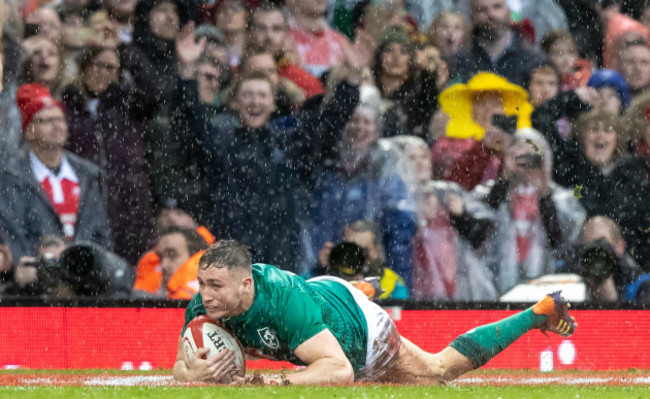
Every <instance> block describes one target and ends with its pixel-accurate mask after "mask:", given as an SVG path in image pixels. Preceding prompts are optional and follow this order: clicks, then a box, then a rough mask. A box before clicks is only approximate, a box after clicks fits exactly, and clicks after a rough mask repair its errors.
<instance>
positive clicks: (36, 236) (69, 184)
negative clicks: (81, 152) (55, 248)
mask: <svg viewBox="0 0 650 399" xmlns="http://www.w3.org/2000/svg"><path fill="white" fill-rule="evenodd" d="M16 102H17V105H18V108H19V109H20V113H21V119H22V131H23V141H24V144H25V147H24V149H23V150H22V151H20V152H19V153H18V154H16V156H15V157H14V158H12V159H11V160H9V162H7V165H6V167H7V171H6V172H7V173H5V174H4V175H3V179H4V180H6V182H7V183H8V184H7V187H9V188H8V189H7V191H6V192H5V193H3V194H6V195H3V203H2V206H3V207H5V209H4V210H5V211H7V212H6V214H7V215H9V217H8V219H9V220H8V221H7V222H6V226H3V229H7V230H8V231H10V232H11V234H5V237H6V239H7V241H8V244H9V247H10V248H11V250H12V253H13V254H14V255H15V256H16V257H17V258H19V257H21V256H25V255H34V254H36V253H37V249H38V243H39V241H40V239H41V238H42V237H44V236H46V235H50V234H55V235H61V236H64V237H65V239H66V240H67V241H69V242H75V241H91V242H94V243H96V244H99V245H101V246H103V247H106V248H109V249H110V248H111V247H112V240H111V235H110V229H109V227H108V219H107V216H106V210H105V207H104V200H103V198H102V195H101V193H100V190H99V169H98V168H97V167H96V166H95V165H94V164H92V163H91V162H89V161H87V160H84V159H83V158H80V157H77V156H75V155H74V154H72V153H70V152H68V151H65V150H64V149H63V148H64V146H65V144H66V141H67V139H68V125H67V124H66V120H65V114H64V110H63V106H62V105H61V103H59V102H58V101H56V100H55V99H54V98H52V96H51V95H50V92H49V90H48V89H47V88H45V87H43V86H41V85H39V84H26V85H22V86H20V87H19V88H18V91H17V92H16Z"/></svg>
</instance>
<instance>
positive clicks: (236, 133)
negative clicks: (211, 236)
mask: <svg viewBox="0 0 650 399" xmlns="http://www.w3.org/2000/svg"><path fill="white" fill-rule="evenodd" d="M231 101H232V103H231V107H232V108H233V109H234V110H235V111H236V112H237V114H238V119H239V122H238V124H237V127H236V128H234V129H232V130H229V129H225V126H221V129H220V130H219V131H217V132H210V133H208V132H205V135H204V136H203V137H202V142H203V143H204V144H203V149H204V151H205V154H206V157H207V158H206V162H207V165H209V168H210V169H209V170H210V171H211V172H210V174H209V176H208V181H207V183H208V184H209V186H210V187H212V189H210V191H209V193H210V194H209V195H210V202H211V204H210V209H211V213H210V214H209V218H210V219H209V220H210V221H211V223H210V224H211V225H212V226H213V229H215V231H218V232H219V236H221V237H232V238H235V239H237V240H241V241H242V242H244V243H246V244H247V245H249V246H251V248H252V249H253V251H254V253H255V259H257V261H260V262H265V263H270V264H278V265H281V266H283V267H286V268H289V269H292V268H293V265H294V264H295V262H296V259H297V254H296V253H295V248H297V246H296V244H297V234H298V228H297V225H296V217H295V213H294V209H295V202H294V198H293V190H294V189H295V185H296V177H297V176H296V172H294V171H292V170H291V169H290V167H289V165H290V162H291V161H292V160H297V159H299V154H297V153H296V152H295V151H301V149H300V145H301V142H300V141H293V140H292V138H291V136H287V137H286V139H284V138H282V137H280V136H277V135H276V134H274V132H273V131H272V130H271V129H272V128H271V126H269V120H270V117H271V114H272V112H273V111H274V109H275V104H274V100H273V84H272V82H271V81H270V79H269V78H268V77H267V76H266V74H263V73H261V72H254V73H252V74H251V75H247V76H243V77H240V78H238V79H237V80H236V81H235V86H234V90H233V98H232V100H231ZM278 133H280V132H278ZM285 133H286V132H285ZM226 154H227V155H226ZM244 171H247V172H244Z"/></svg>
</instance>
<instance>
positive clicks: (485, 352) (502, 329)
mask: <svg viewBox="0 0 650 399" xmlns="http://www.w3.org/2000/svg"><path fill="white" fill-rule="evenodd" d="M545 321H546V316H545V315H538V314H535V313H533V310H532V309H530V308H529V309H526V310H524V311H523V312H519V313H517V314H515V315H512V316H510V317H507V318H505V319H503V320H500V321H497V322H496V323H492V324H486V325H484V326H480V327H477V328H474V329H472V330H469V331H468V332H466V333H465V334H463V335H461V336H459V337H458V338H456V339H455V340H454V341H453V342H452V343H451V344H450V345H449V346H451V347H452V348H454V349H456V350H457V351H458V352H460V353H461V354H462V355H463V356H465V357H466V358H468V359H469V360H470V361H471V362H472V365H474V368H479V367H481V366H482V365H484V364H485V363H487V362H488V360H490V359H492V358H493V357H494V356H496V355H497V354H498V353H499V352H501V351H502V350H504V349H505V348H506V347H507V346H508V345H510V344H512V343H513V342H515V341H516V340H517V339H518V338H519V337H521V336H522V335H524V334H526V333H527V332H528V331H530V330H531V329H533V328H537V327H540V326H541V325H542V324H543V323H544V322H545Z"/></svg>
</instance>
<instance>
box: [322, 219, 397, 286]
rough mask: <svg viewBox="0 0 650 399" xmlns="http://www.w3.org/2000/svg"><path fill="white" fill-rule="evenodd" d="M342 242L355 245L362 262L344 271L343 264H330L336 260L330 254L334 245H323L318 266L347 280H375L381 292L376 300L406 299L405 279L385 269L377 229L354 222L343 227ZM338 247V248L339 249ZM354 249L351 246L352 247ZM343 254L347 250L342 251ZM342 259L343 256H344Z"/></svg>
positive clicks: (364, 223) (327, 243) (370, 225)
mask: <svg viewBox="0 0 650 399" xmlns="http://www.w3.org/2000/svg"><path fill="white" fill-rule="evenodd" d="M342 243H348V244H349V243H352V244H355V245H356V246H357V248H358V250H359V251H360V252H361V254H362V256H361V257H360V259H362V260H363V261H362V262H358V264H356V265H349V266H352V267H351V268H350V267H349V266H348V268H349V269H351V270H345V266H346V265H345V264H342V263H343V262H337V261H333V258H339V259H340V256H339V257H337V256H335V255H336V254H333V252H334V250H335V248H336V246H335V245H334V243H332V242H326V243H325V245H324V246H323V249H321V252H320V254H319V263H320V266H324V267H325V268H326V269H327V271H328V273H329V274H332V275H335V276H340V277H342V278H344V279H346V280H364V278H370V279H372V278H378V279H379V285H378V288H380V290H381V293H380V294H379V295H378V296H377V299H408V298H409V292H408V288H407V287H406V283H405V282H404V279H403V278H402V277H400V276H399V275H398V274H397V273H395V272H394V271H393V270H391V269H389V268H387V267H386V255H385V254H384V249H383V248H382V245H381V242H380V240H379V236H378V235H377V233H376V228H375V226H374V225H373V224H372V223H369V222H366V221H363V220H357V221H354V222H352V223H350V224H348V225H347V226H345V229H344V232H343V239H342ZM340 245H341V244H338V245H337V246H340ZM352 248H354V247H352ZM342 252H343V253H345V252H346V251H345V250H343V251H342ZM344 258H345V257H344Z"/></svg>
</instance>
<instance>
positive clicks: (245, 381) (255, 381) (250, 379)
mask: <svg viewBox="0 0 650 399" xmlns="http://www.w3.org/2000/svg"><path fill="white" fill-rule="evenodd" d="M231 385H255V386H264V385H290V383H289V381H288V380H287V379H286V378H283V377H282V376H277V375H266V374H262V373H257V372H256V373H255V374H252V375H247V376H245V377H240V376H234V377H233V382H232V383H231Z"/></svg>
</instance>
